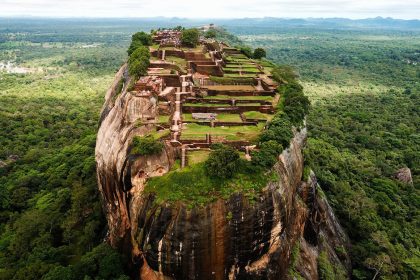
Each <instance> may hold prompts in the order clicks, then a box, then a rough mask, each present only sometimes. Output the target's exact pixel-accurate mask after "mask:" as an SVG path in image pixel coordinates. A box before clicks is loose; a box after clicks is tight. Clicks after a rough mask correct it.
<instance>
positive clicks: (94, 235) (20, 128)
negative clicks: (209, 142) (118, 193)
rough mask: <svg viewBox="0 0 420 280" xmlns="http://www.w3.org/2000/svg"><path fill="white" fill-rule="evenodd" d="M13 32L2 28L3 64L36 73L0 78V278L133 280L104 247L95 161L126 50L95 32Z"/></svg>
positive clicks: (44, 29)
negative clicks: (110, 90)
mask: <svg viewBox="0 0 420 280" xmlns="http://www.w3.org/2000/svg"><path fill="white" fill-rule="evenodd" d="M28 28H29V27H28ZM11 29H12V28H11V27H10V28H8V29H3V30H0V38H2V40H3V41H2V42H1V43H0V62H7V61H11V62H13V63H14V64H15V65H16V66H17V67H25V68H27V70H28V71H30V73H27V74H17V73H7V72H5V71H3V72H0V108H1V109H0V124H1V128H2V129H1V130H0V160H2V166H1V168H0V188H1V190H0V223H1V226H0V279H128V277H127V276H125V274H124V267H123V265H122V260H121V256H120V255H119V254H117V253H116V252H114V251H113V250H112V249H111V248H110V247H109V246H108V245H106V244H105V243H103V242H102V241H103V239H104V237H105V235H106V221H105V218H104V216H103V214H102V209H101V202H100V198H99V196H98V191H97V184H96V174H95V159H94V148H95V140H96V132H97V125H98V118H99V111H100V108H101V105H102V103H103V96H104V92H105V91H106V89H107V87H108V85H109V84H110V83H111V81H112V79H113V73H115V72H116V70H117V69H118V68H119V66H120V65H121V63H122V62H123V61H124V59H125V50H126V47H127V46H126V44H127V43H126V42H124V41H120V39H121V38H122V37H123V36H122V35H119V36H116V38H115V39H113V38H114V37H115V36H114V35H113V33H112V32H108V33H106V32H105V31H106V30H105V31H104V30H102V32H103V33H101V34H100V35H97V32H95V31H96V30H97V29H98V28H97V27H95V28H92V29H90V30H85V31H84V32H80V33H79V31H78V29H77V26H76V27H75V26H73V28H68V29H66V27H64V26H63V27H62V29H61V30H54V29H51V27H48V25H46V24H45V23H44V25H42V26H41V27H40V29H36V28H34V29H31V30H24V29H25V28H23V30H22V29H17V30H11ZM99 29H100V28H99ZM11 71H12V72H13V71H16V69H12V70H11Z"/></svg>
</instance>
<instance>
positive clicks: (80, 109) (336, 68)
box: [0, 20, 420, 279]
mask: <svg viewBox="0 0 420 280" xmlns="http://www.w3.org/2000/svg"><path fill="white" fill-rule="evenodd" d="M0 23H1V24H0V63H7V62H9V61H10V62H11V63H13V65H14V68H13V69H12V70H11V72H19V71H20V70H24V71H27V72H28V73H26V74H19V73H7V72H6V71H1V72H0V123H1V128H2V129H1V130H0V160H1V162H0V279H128V276H127V275H126V273H125V271H124V269H125V268H124V266H123V263H124V260H122V259H121V256H120V255H119V254H117V253H116V252H114V251H113V250H112V249H111V248H110V247H109V246H107V245H106V244H105V243H103V240H104V239H105V238H106V223H105V219H104V217H103V214H102V210H101V204H100V198H99V196H98V192H97V186H96V175H95V161H94V147H95V137H96V131H97V125H98V119H99V112H100V108H101V106H102V103H103V96H104V92H105V91H106V88H107V87H108V85H109V84H110V83H111V81H112V80H113V75H114V73H115V72H116V70H117V69H118V68H119V66H120V65H121V64H122V63H123V61H124V60H125V59H126V50H127V47H128V45H129V40H130V38H131V34H132V33H134V32H135V31H138V30H144V31H149V30H150V29H153V28H157V27H162V26H176V25H178V22H170V23H167V22H162V21H156V22H152V23H150V22H145V21H138V22H131V21H99V22H95V21H89V20H86V21H76V20H75V21H58V22H56V21H54V22H50V21H43V20H32V21H25V20H6V21H1V20H0ZM223 24H224V25H225V27H226V28H227V29H228V30H229V31H231V32H233V33H235V34H237V35H238V36H239V38H240V39H241V40H242V41H243V42H245V43H246V44H249V45H251V46H253V47H263V48H265V50H266V51H267V56H268V58H270V59H272V60H274V61H275V62H276V63H278V64H290V65H294V66H295V67H296V71H297V72H298V73H299V74H300V80H301V83H302V84H303V86H304V90H305V94H306V95H308V96H309V97H310V99H311V102H312V106H311V111H310V113H309V115H308V117H307V125H308V128H309V132H310V134H309V140H308V148H307V150H306V160H307V164H308V165H309V166H310V167H311V168H312V169H313V170H314V171H315V173H316V174H317V177H318V179H319V182H320V185H321V187H322V188H323V190H324V192H325V193H326V195H327V197H328V199H329V201H330V203H331V205H332V206H333V208H334V210H335V212H336V213H337V215H338V217H339V219H340V222H341V223H342V225H343V226H344V227H345V229H346V231H347V233H348V234H349V236H350V238H351V241H352V247H351V252H350V253H351V256H352V260H353V266H354V270H353V277H354V278H355V279H372V277H373V275H374V274H375V273H376V271H379V277H381V278H382V279H416V278H417V279H418V278H419V273H420V272H419V267H420V252H419V241H418V240H420V239H419V236H420V234H419V228H420V227H419V206H420V205H419V204H420V200H419V189H418V187H419V182H420V170H419V158H420V155H419V150H420V135H419V123H420V119H419V108H420V104H419V103H420V100H419V98H420V97H419V94H420V93H419V87H420V84H419V81H420V31H418V30H417V31H416V30H412V29H407V30H405V29H404V30H402V29H397V28H396V29H392V28H389V29H387V30H380V29H375V28H356V27H353V28H350V27H346V28H337V29H335V28H331V27H330V26H312V27H308V26H294V25H292V23H290V24H289V25H288V26H287V27H284V28H281V27H276V28H273V27H270V26H268V27H258V24H256V25H255V27H252V25H248V26H246V27H243V26H238V25H236V23H235V22H228V21H225V22H223ZM183 25H185V26H189V25H190V26H191V25H197V23H196V22H189V23H185V22H184V23H183ZM81 27H83V28H81ZM227 39H229V38H227ZM230 39H232V40H236V38H230ZM238 42H239V41H238ZM402 167H408V168H410V169H411V172H412V174H413V180H414V183H413V185H410V184H403V183H401V182H399V181H397V180H395V179H394V176H393V175H394V173H395V172H396V171H397V170H398V169H399V168H402Z"/></svg>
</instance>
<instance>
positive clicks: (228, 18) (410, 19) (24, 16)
mask: <svg viewBox="0 0 420 280" xmlns="http://www.w3.org/2000/svg"><path fill="white" fill-rule="evenodd" d="M3 18H4V19H30V18H33V19H63V20H65V19H114V20H118V19H119V20H128V19H129V20H133V19H137V20H151V19H169V20H173V19H180V20H241V19H259V20H261V19H283V20H296V19H304V20H307V19H322V20H328V19H346V20H354V21H357V20H369V19H388V20H401V21H420V18H407V19H404V18H396V17H384V16H372V17H360V18H355V17H273V16H265V17H208V18H204V17H196V18H195V17H177V16H174V17H168V16H153V17H131V16H126V17H113V16H102V17H101V16H99V17H96V16H93V17H91V16H74V17H72V16H34V15H11V16H9V15H6V16H4V15H0V19H3Z"/></svg>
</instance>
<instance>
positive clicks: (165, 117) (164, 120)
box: [158, 115, 170, 123]
mask: <svg viewBox="0 0 420 280" xmlns="http://www.w3.org/2000/svg"><path fill="white" fill-rule="evenodd" d="M169 118H170V116H168V115H159V117H158V122H159V123H169Z"/></svg>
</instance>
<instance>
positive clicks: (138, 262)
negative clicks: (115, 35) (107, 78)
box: [96, 66, 350, 280]
mask: <svg viewBox="0 0 420 280" xmlns="http://www.w3.org/2000/svg"><path fill="white" fill-rule="evenodd" d="M125 73H126V66H123V67H122V68H121V70H120V71H119V72H118V73H117V76H116V82H114V84H113V86H112V87H111V88H110V90H109V91H108V93H107V95H106V102H105V105H104V108H103V112H102V116H101V123H100V128H99V132H98V138H97V145H96V161H97V176H98V183H99V189H100V192H101V194H102V198H103V207H104V210H105V213H106V217H107V220H108V226H109V242H110V244H112V246H114V247H116V248H118V249H119V250H121V251H122V252H124V253H125V254H127V255H128V256H130V258H131V260H132V263H131V267H132V271H133V277H134V278H141V279H204V280H205V279H288V278H292V276H291V275H293V273H297V274H298V275H300V276H302V277H304V278H306V279H317V278H318V256H319V254H320V252H321V251H322V252H326V253H327V255H328V258H329V260H330V261H331V262H332V263H333V264H334V265H335V266H338V267H340V268H341V269H342V270H343V271H345V273H348V271H350V261H349V258H348V256H347V254H346V253H345V251H346V248H347V247H348V239H347V237H346V235H345V233H344V231H343V230H342V228H341V226H340V225H339V223H338V221H337V219H336V218H335V216H334V214H333V212H332V210H331V208H330V206H329V205H328V202H327V201H326V199H325V197H323V196H322V195H320V193H319V192H318V190H319V186H317V182H316V177H315V175H314V174H313V173H311V175H310V176H309V178H305V181H302V174H303V168H304V160H303V154H302V149H303V147H304V145H305V140H306V129H303V130H301V131H300V132H296V133H295V137H294V138H293V139H292V141H291V143H290V147H289V148H288V149H286V150H284V151H283V153H282V154H281V155H280V156H279V160H278V163H277V164H276V165H275V166H274V169H275V171H276V173H277V174H278V177H279V180H278V181H277V182H274V183H270V184H268V185H267V186H266V188H265V189H264V191H263V192H262V193H261V195H260V197H259V198H258V199H257V200H256V201H249V200H248V199H247V198H245V196H243V195H242V194H235V195H232V196H231V197H230V199H228V200H222V199H220V200H218V201H217V202H215V203H212V204H210V205H207V206H206V207H202V208H193V209H187V208H186V207H185V206H184V205H182V204H181V203H179V204H171V205H169V204H160V205H158V204H157V203H155V201H154V197H153V195H151V194H144V193H143V189H144V183H145V178H144V176H143V174H144V173H147V174H149V176H150V175H151V176H154V175H159V174H162V173H166V172H168V170H169V169H170V167H171V165H172V164H173V161H174V158H175V155H176V154H177V153H178V152H179V151H177V148H174V147H172V146H166V147H165V149H164V150H163V152H162V153H161V154H160V155H156V156H148V157H142V156H139V157H133V156H131V155H130V154H129V151H128V150H129V143H130V141H131V139H132V138H133V136H134V135H146V134H147V133H150V131H151V130H152V129H153V124H149V123H148V119H150V117H154V116H156V114H157V110H158V108H156V106H155V105H154V103H153V102H152V100H150V99H149V97H143V96H136V95H134V94H132V93H130V92H128V91H127V89H126V87H127V86H126V85H125V86H124V87H123V89H122V92H121V93H118V92H117V88H118V81H119V80H120V79H121V77H123V76H124V75H126V74H125ZM125 84H128V80H127V79H126V83H125ZM139 123H140V124H141V125H139ZM139 170H141V172H139ZM337 248H342V249H340V250H337ZM338 251H339V252H338ZM343 251H344V253H343Z"/></svg>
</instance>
